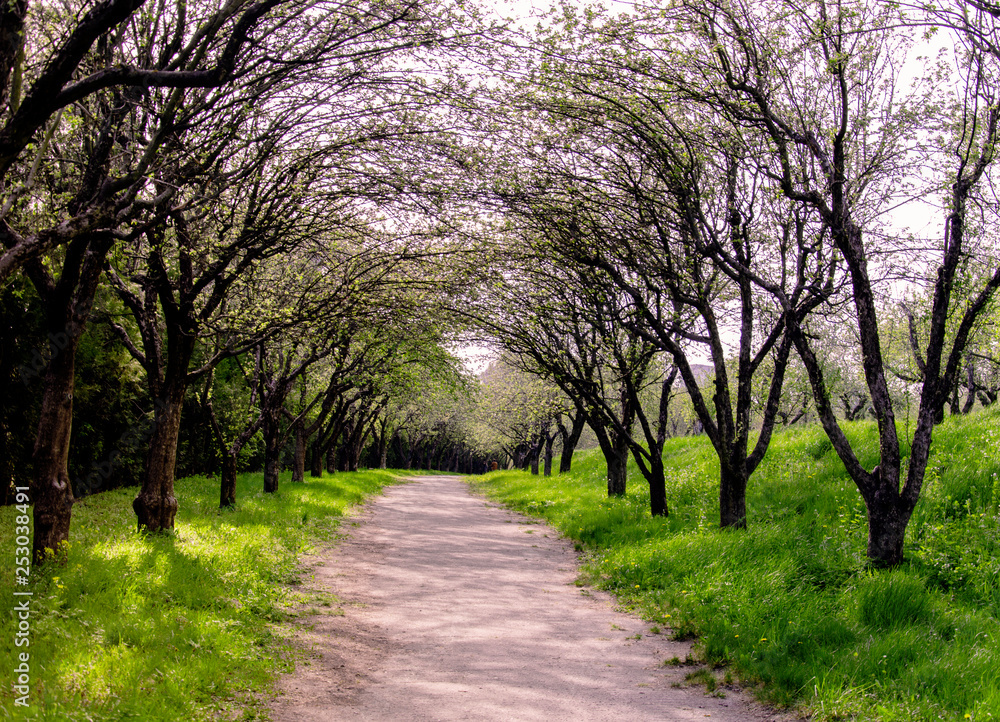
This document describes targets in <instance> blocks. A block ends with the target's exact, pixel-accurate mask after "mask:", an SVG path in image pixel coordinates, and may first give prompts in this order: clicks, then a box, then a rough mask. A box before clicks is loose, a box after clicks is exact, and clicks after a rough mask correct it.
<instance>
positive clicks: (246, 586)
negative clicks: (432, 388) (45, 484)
mask: <svg viewBox="0 0 1000 722" xmlns="http://www.w3.org/2000/svg"><path fill="white" fill-rule="evenodd" d="M261 478H262V477H261V475H260V474H248V475H244V476H242V477H241V478H240V479H239V485H238V488H237V499H238V500H239V505H238V509H237V510H236V511H235V512H233V511H220V510H219V509H218V508H217V507H218V494H219V492H218V482H217V481H216V480H213V479H206V478H201V477H195V478H190V479H183V480H180V481H178V482H177V488H176V493H177V496H178V498H179V500H180V511H179V513H178V515H177V525H176V534H175V535H174V536H151V537H147V538H141V537H139V536H138V535H137V534H136V533H135V531H134V528H135V516H134V515H133V513H132V509H131V502H132V497H134V496H135V490H134V489H122V490H118V491H111V492H107V493H104V494H99V495H96V496H93V497H89V498H87V499H85V500H83V501H81V502H79V503H78V504H77V505H76V506H75V507H74V511H73V527H72V534H71V539H72V543H71V545H70V548H69V551H68V559H67V562H66V564H65V565H64V566H59V565H45V567H44V568H35V569H33V570H32V580H31V581H32V586H31V587H29V588H30V589H31V590H33V591H34V593H35V597H34V603H33V607H32V620H31V624H32V628H31V635H32V636H31V646H30V653H31V666H32V671H31V675H32V690H31V700H32V702H33V705H32V707H30V708H29V709H28V710H24V709H23V708H15V707H14V704H13V702H14V700H13V698H14V695H13V693H12V690H11V686H10V683H9V680H10V678H11V676H12V675H11V670H12V668H13V666H14V665H13V664H11V665H10V667H8V669H7V670H6V671H5V672H4V684H3V687H2V688H0V719H7V718H13V719H45V720H117V719H125V718H134V719H142V720H144V721H148V722H153V721H155V720H165V721H166V720H170V721H171V722H173V721H174V720H199V719H216V718H219V717H221V718H225V719H231V718H234V717H239V716H240V715H243V718H245V719H253V718H256V716H257V715H258V713H259V712H260V711H261V709H262V705H261V702H260V701H259V700H258V699H257V698H256V697H255V695H256V694H257V693H260V692H261V691H266V690H267V689H269V688H270V686H271V684H272V682H273V681H274V679H275V677H276V675H277V674H278V673H279V672H282V671H286V670H288V669H290V666H291V657H290V655H289V648H288V646H287V645H286V644H284V641H283V639H282V638H281V636H280V629H279V628H278V627H276V626H275V625H274V624H273V622H277V621H280V620H282V619H285V618H286V615H287V613H288V610H289V606H290V605H291V604H293V603H294V602H295V601H296V597H297V596H299V595H297V594H296V593H295V592H294V591H292V590H291V589H290V588H289V586H288V585H289V584H295V583H296V579H297V567H298V557H299V554H300V552H302V551H303V550H305V549H307V548H308V547H309V546H310V545H311V544H312V543H314V542H316V541H318V540H322V539H329V538H330V537H331V536H332V535H333V533H334V531H335V530H336V528H337V525H338V521H339V517H341V516H342V515H343V514H344V512H345V511H346V510H347V508H348V507H349V506H351V505H353V504H356V503H358V502H360V501H362V500H363V499H364V498H365V497H366V496H368V495H370V494H373V493H378V492H379V491H380V490H381V488H382V487H383V486H384V485H386V484H388V483H392V477H391V476H390V474H389V473H387V472H378V471H373V472H359V473H353V474H337V475H335V476H332V477H327V478H324V479H321V480H316V479H309V480H308V481H307V483H305V484H291V483H289V479H288V478H287V476H283V478H282V485H281V487H280V489H279V491H278V493H277V494H273V495H266V494H264V493H263V492H262V491H261V487H262V485H263V484H262V481H261ZM14 515H15V510H14V509H13V508H12V507H7V508H3V509H0V548H2V549H4V550H8V552H9V553H10V552H13V548H14V540H13V532H14V526H15V524H14ZM11 557H12V554H11ZM12 567H13V558H11V559H9V560H8V562H7V563H5V564H4V565H2V577H0V598H2V599H6V600H10V599H13V598H14V597H13V596H12V591H13V575H12ZM19 589H23V587H19ZM10 606H13V605H12V604H11V605H10ZM13 639H14V619H13V617H12V615H10V614H9V613H8V614H4V615H2V618H0V658H3V659H14V653H15V652H20V651H23V648H18V649H15V648H14V646H13ZM248 705H249V707H248Z"/></svg>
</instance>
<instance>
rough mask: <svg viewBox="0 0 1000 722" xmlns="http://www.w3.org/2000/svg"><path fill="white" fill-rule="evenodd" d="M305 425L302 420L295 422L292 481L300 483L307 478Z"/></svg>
mask: <svg viewBox="0 0 1000 722" xmlns="http://www.w3.org/2000/svg"><path fill="white" fill-rule="evenodd" d="M303 427H304V424H303V423H302V422H301V421H299V422H297V423H296V424H295V433H294V438H295V455H294V456H293V458H292V481H293V482H300V483H301V482H304V481H305V480H306V435H305V429H304V428H303Z"/></svg>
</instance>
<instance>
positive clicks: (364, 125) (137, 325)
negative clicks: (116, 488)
mask: <svg viewBox="0 0 1000 722" xmlns="http://www.w3.org/2000/svg"><path fill="white" fill-rule="evenodd" d="M453 10H454V9H452V8H434V7H431V6H429V5H428V4H426V3H421V4H419V5H418V4H416V3H414V2H408V1H406V0H403V1H401V2H389V3H384V2H377V3H362V4H343V3H339V2H329V1H326V0H260V1H259V2H253V1H250V0H237V1H236V2H230V3H225V4H224V5H223V6H218V5H217V4H216V3H209V2H193V3H192V2H187V1H185V0H178V1H177V2H168V1H165V0H159V1H158V2H155V3H154V2H148V3H147V2H143V0H99V1H95V2H91V3H87V4H86V5H85V7H84V8H83V9H82V10H80V11H79V13H76V11H74V10H73V9H71V8H70V7H69V6H62V5H52V4H47V3H40V4H29V3H27V2H12V3H5V4H4V8H3V11H2V12H3V15H4V17H3V23H2V27H3V37H2V38H0V46H2V47H0V71H2V72H0V101H2V105H3V116H2V123H3V124H2V127H0V206H2V210H0V241H2V243H3V253H2V255H0V282H4V283H5V299H4V306H5V314H6V313H8V312H9V313H10V314H11V317H14V318H16V319H17V322H16V323H14V324H12V326H14V328H10V329H9V332H8V334H7V335H8V336H9V337H16V336H18V333H17V331H18V330H22V329H25V327H30V326H32V325H33V323H32V322H33V321H34V322H37V330H38V331H39V336H40V337H41V338H42V339H47V341H46V342H43V343H44V346H43V347H42V348H43V350H42V351H39V350H38V347H37V346H35V347H34V348H31V346H32V343H35V344H37V343H38V342H37V341H34V342H32V341H28V342H27V343H25V344H23V345H22V347H21V350H22V351H24V352H25V354H27V353H28V351H29V349H30V350H31V355H30V356H27V358H26V357H25V356H20V357H18V356H17V355H16V354H11V355H10V356H8V357H7V358H5V359H4V360H5V365H6V367H7V370H8V372H9V374H10V375H9V376H8V378H7V381H8V382H10V383H11V385H12V386H13V385H14V379H13V378H12V377H13V376H14V375H15V374H16V375H17V376H20V377H21V380H27V381H37V382H38V385H39V386H40V390H39V393H38V396H37V401H29V402H28V407H29V408H32V405H33V404H35V405H34V406H33V408H35V409H36V413H37V417H36V418H37V419H38V421H37V433H36V436H35V442H34V447H33V452H32V455H31V464H30V466H31V480H30V490H31V499H32V504H33V515H34V542H33V546H34V549H33V551H34V555H35V557H36V558H37V559H41V558H43V557H44V555H45V550H47V549H49V550H56V549H58V548H59V547H60V544H62V543H63V542H64V541H66V540H67V538H68V536H69V528H70V519H71V512H72V505H73V501H74V484H73V481H72V479H71V477H70V474H69V458H70V446H71V441H72V439H73V419H74V415H75V414H74V405H73V399H74V395H75V384H76V379H77V366H76V364H77V358H78V351H79V349H80V344H81V339H82V338H83V337H84V334H85V333H87V332H88V329H92V328H93V326H94V324H95V323H96V324H99V325H100V326H101V328H103V329H104V330H105V332H103V333H102V335H101V336H100V340H93V341H91V342H90V344H91V347H93V345H94V344H102V343H103V344H104V345H105V347H104V348H103V349H100V350H98V352H97V353H98V354H99V355H101V356H104V357H107V356H108V355H109V353H108V350H109V349H110V348H111V347H114V348H123V349H124V350H125V351H126V352H127V353H128V355H129V357H130V358H131V362H128V361H125V360H122V359H119V364H120V368H121V369H128V370H130V372H131V373H134V369H136V368H138V369H140V370H141V380H140V381H138V384H141V385H142V386H144V387H145V388H144V391H145V393H144V394H143V395H142V396H144V397H145V398H142V397H141V396H140V395H139V394H137V393H136V394H135V397H134V402H135V403H136V404H137V405H138V406H139V409H138V412H139V414H140V415H141V416H144V417H148V423H145V424H144V425H143V427H142V430H141V431H138V432H136V431H135V428H134V426H135V425H134V424H133V433H132V434H131V440H132V441H136V442H138V443H140V444H142V445H143V446H148V451H147V452H146V454H145V458H144V461H143V465H142V466H143V469H142V471H141V478H140V481H141V491H140V493H139V494H138V496H137V497H136V499H135V503H134V505H133V506H134V509H135V513H136V516H137V519H138V526H139V528H140V529H141V530H147V531H161V530H169V529H171V528H172V527H173V523H174V515H175V513H176V510H177V500H176V498H175V497H174V494H173V480H174V473H175V466H176V461H177V450H178V443H179V439H180V438H181V421H182V418H183V411H184V408H185V400H186V399H190V396H191V392H192V390H197V391H198V392H199V393H200V404H199V406H200V408H201V409H202V411H203V415H204V417H205V419H207V420H208V422H209V423H210V426H211V429H212V430H213V432H212V434H210V435H209V437H210V438H214V439H215V441H216V444H217V447H218V453H219V455H220V456H221V458H222V459H223V461H224V462H225V463H224V465H223V469H224V473H223V482H222V492H221V500H222V503H223V504H231V503H232V502H233V501H234V498H233V493H234V488H235V487H234V474H235V469H236V459H237V458H238V456H239V454H240V452H241V450H242V448H243V447H244V446H245V445H246V444H247V443H248V441H249V440H250V439H251V438H253V437H254V435H255V434H256V432H257V431H258V430H260V431H261V432H262V436H263V444H264V449H263V456H264V465H265V468H266V471H267V473H266V480H265V486H266V487H267V488H268V489H273V488H275V486H276V483H277V477H276V470H277V467H276V463H277V462H276V457H277V453H278V450H279V449H280V447H281V446H282V443H283V441H284V440H285V436H286V435H288V434H293V435H294V436H295V439H296V444H297V448H299V447H301V446H303V445H304V444H306V443H308V442H309V441H310V439H319V440H321V441H320V442H319V446H320V447H322V448H321V450H322V451H324V452H325V451H326V449H327V448H330V447H332V446H335V445H337V444H338V443H339V444H340V446H341V447H342V448H343V447H346V450H345V451H343V452H342V453H344V454H345V455H346V458H347V462H346V463H347V465H348V466H349V467H350V466H356V465H357V463H358V459H357V457H358V455H359V454H360V448H361V447H362V446H363V445H364V443H363V441H364V437H365V436H366V435H367V434H369V433H370V432H371V426H372V425H371V421H372V419H373V418H374V417H375V416H377V415H378V414H379V413H381V411H382V410H383V409H384V407H385V406H386V404H387V401H386V399H387V398H388V397H389V396H391V393H392V389H391V387H392V384H393V383H394V382H395V383H399V381H398V379H399V377H400V375H401V374H403V373H404V372H405V369H406V368H407V367H408V366H412V365H414V364H422V365H424V366H425V367H427V368H430V369H432V370H433V372H434V373H438V374H443V375H444V376H448V374H451V375H454V373H455V371H454V364H453V363H452V362H451V361H450V360H449V359H448V358H446V357H445V355H444V352H443V351H442V350H441V343H442V342H443V340H444V336H443V330H442V328H441V327H440V322H439V319H438V318H437V317H436V316H435V314H436V313H437V309H439V308H440V304H430V303H427V302H426V298H423V297H422V296H421V293H422V292H421V290H420V289H421V288H422V287H426V286H427V285H428V284H429V283H431V281H429V280H427V273H428V272H427V270H426V268H427V267H429V264H428V260H429V259H434V258H438V257H440V254H441V253H442V252H443V250H442V247H441V246H442V244H441V243H439V242H438V241H437V240H436V239H437V238H439V234H436V233H431V232H430V231H429V226H430V222H423V221H421V220H420V219H419V218H416V217H413V216H412V211H411V210H408V208H409V206H410V205H411V204H408V203H407V202H405V199H401V193H402V190H401V189H400V188H399V187H398V183H396V181H395V179H394V178H393V177H392V173H391V172H390V171H389V170H387V169H386V168H384V167H383V165H384V159H385V158H387V157H390V158H391V157H393V156H396V155H399V156H402V155H405V154H408V153H409V154H412V153H413V152H414V143H415V141H416V140H417V139H418V138H421V137H422V136H423V135H424V134H425V133H426V129H427V124H426V123H422V122H421V117H422V116H423V115H424V114H426V113H427V112H428V108H429V106H430V104H431V103H432V100H433V98H432V97H431V95H430V94H429V92H428V90H427V88H426V87H425V85H426V84H425V83H424V81H423V79H422V78H420V77H417V76H416V75H414V74H413V73H412V72H409V69H408V68H407V65H409V66H410V68H412V67H414V66H417V65H419V64H420V63H422V62H423V60H422V59H423V58H424V56H425V54H426V53H427V52H429V49H431V48H433V47H434V46H437V45H442V44H447V43H448V42H453V41H456V39H457V38H459V37H460V36H461V34H462V32H463V31H462V30H461V29H460V24H461V22H463V21H462V18H461V17H459V16H457V15H456V14H455V12H453ZM396 201H399V202H398V203H397V202H396ZM404 214H410V215H404ZM416 281H419V283H416ZM108 334H111V337H113V338H114V343H112V342H111V340H110V338H109V336H108ZM45 346H47V347H48V348H47V349H46V348H45ZM33 356H39V357H40V362H37V361H34V362H33V361H32V357H33ZM227 364H228V365H227ZM29 365H30V370H31V372H29V373H25V369H26V368H28V367H29ZM96 365H98V366H100V365H101V364H100V363H98V364H96ZM234 369H239V371H240V372H241V373H243V374H244V376H243V381H242V382H241V383H240V384H230V387H231V388H232V389H235V390H237V391H235V393H237V394H238V393H239V392H238V389H240V388H242V389H243V390H244V391H248V392H249V398H248V399H246V400H245V403H244V404H243V406H242V408H234V407H228V408H226V409H222V408H217V406H218V405H217V404H216V403H214V400H215V393H216V391H217V388H218V387H219V384H218V381H219V378H220V376H221V375H222V373H223V370H226V373H228V374H229V375H230V376H233V375H234V373H235V371H234ZM32 372H33V373H32ZM394 379H395V381H394ZM138 384H137V385H138ZM30 385H31V384H27V383H26V385H25V388H27V387H28V386H30ZM136 391H137V389H135V388H132V392H133V393H135V392H136ZM28 395H29V394H26V393H21V392H20V391H15V392H14V393H12V396H21V397H22V398H23V397H25V396H28ZM109 395H110V394H109ZM234 401H235V400H234ZM5 406H7V404H5ZM237 406H238V404H237ZM8 411H9V412H10V414H9V415H8V428H7V429H5V430H6V431H8V436H9V433H10V432H11V431H12V429H11V424H10V419H11V417H12V416H13V415H15V414H23V413H24V411H25V408H24V407H21V408H9V409H8ZM134 412H135V410H133V413H134ZM5 415H6V414H5ZM22 419H23V416H22ZM77 421H78V423H79V422H80V421H83V424H81V426H84V427H85V426H87V425H88V424H89V422H90V419H83V420H81V419H78V420H77ZM17 431H18V433H23V429H18V430H17ZM123 438H124V437H123ZM338 440H339V441H338ZM109 445H111V444H109ZM106 451H107V452H108V455H107V456H105V457H103V459H102V462H101V464H97V465H95V467H94V471H93V472H92V473H90V474H88V475H87V476H86V477H84V481H85V483H84V484H83V485H84V486H85V487H87V486H93V485H95V484H98V485H99V484H100V483H101V479H102V478H104V477H105V476H106V473H105V472H108V471H109V468H110V467H113V466H115V465H116V464H117V462H118V457H119V456H120V455H121V454H120V450H119V449H117V448H111V449H106ZM102 467H103V470H102ZM12 471H15V473H17V474H18V476H20V469H17V470H13V469H12ZM299 472H300V473H299V475H300V476H301V466H300V468H299ZM98 477H101V478H98ZM88 480H89V481H88ZM76 486H77V490H76V491H77V492H78V493H79V492H80V491H81V489H80V488H79V487H80V484H79V483H78V484H77V485H76ZM87 490H92V489H86V488H85V489H83V490H82V491H87Z"/></svg>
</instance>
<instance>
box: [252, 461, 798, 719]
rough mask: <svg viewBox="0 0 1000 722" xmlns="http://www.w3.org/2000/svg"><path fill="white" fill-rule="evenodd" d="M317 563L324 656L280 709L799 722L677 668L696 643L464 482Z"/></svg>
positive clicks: (308, 713)
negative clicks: (329, 602)
mask: <svg viewBox="0 0 1000 722" xmlns="http://www.w3.org/2000/svg"><path fill="white" fill-rule="evenodd" d="M344 529H345V530H346V531H347V536H346V538H345V539H343V540H341V541H340V542H338V543H337V544H336V545H334V546H333V547H331V548H330V549H327V550H325V551H324V552H322V553H321V554H319V555H317V556H315V557H313V558H312V559H311V562H312V564H313V567H314V568H313V570H312V572H313V574H314V576H310V575H307V577H308V579H307V584H306V588H307V590H308V589H310V588H311V589H312V590H314V591H316V592H318V593H329V592H333V593H334V594H335V595H336V597H337V598H338V600H339V601H338V602H337V603H335V604H334V605H333V606H331V607H322V606H321V607H317V608H315V609H314V610H313V612H316V613H311V614H306V615H305V616H303V617H302V618H301V624H299V625H297V626H296V635H297V637H298V639H299V641H301V643H302V644H303V645H304V646H305V647H306V648H307V649H309V650H310V652H309V657H308V659H307V660H305V662H304V663H300V664H299V666H298V669H297V670H296V672H295V673H294V674H289V675H286V676H285V677H284V678H283V680H282V682H281V685H280V694H279V696H278V697H277V699H276V700H275V701H274V703H273V705H272V714H273V716H274V719H275V720H277V721H278V722H311V721H312V720H323V721H328V720H373V721H374V720H387V721H388V720H392V721H393V722H409V721H411V720H412V721H417V720H497V721H500V720H503V721H504V722H507V721H511V720H572V721H574V722H577V721H581V722H582V721H586V720H593V721H595V722H596V721H598V720H615V721H617V720H630V721H637V720H678V721H681V720H684V721H686V720H702V721H703V720H706V719H712V720H716V721H723V722H728V721H733V722H735V721H737V720H740V721H752V722H758V721H763V720H779V719H781V720H784V719H791V717H790V716H788V715H782V714H778V713H775V712H772V711H769V710H767V709H765V708H764V707H762V706H761V705H759V704H756V703H753V702H752V701H749V700H748V698H747V696H746V695H744V694H743V693H741V692H739V691H738V690H732V689H722V690H721V691H722V693H723V694H724V695H725V696H724V697H722V696H709V695H707V694H706V693H705V688H704V687H703V686H702V687H698V686H691V685H689V684H687V683H684V681H683V680H684V675H685V674H686V673H689V672H690V671H692V669H693V667H685V666H681V667H670V666H664V665H663V662H664V661H665V660H668V659H671V658H673V657H678V658H679V659H684V658H685V657H686V656H687V653H688V651H689V647H688V645H687V644H685V643H680V642H673V641H671V640H670V639H669V638H667V637H666V636H665V635H663V634H652V633H651V632H650V631H649V626H650V625H649V624H647V623H644V622H643V621H642V620H640V619H638V618H636V617H633V616H630V615H627V614H622V613H620V612H617V611H615V610H614V605H613V603H612V600H611V599H610V597H608V596H607V595H605V594H603V593H600V592H597V591H595V590H592V589H588V588H585V587H584V588H581V587H578V586H576V584H575V581H576V578H577V559H576V555H575V553H574V551H573V548H572V545H571V544H569V543H568V542H567V541H566V540H564V539H562V538H560V537H559V536H558V534H557V533H556V532H555V531H553V530H552V529H550V528H549V527H547V526H545V525H543V524H539V523H538V522H537V521H535V520H531V519H527V518H525V517H522V516H520V515H517V514H514V513H511V512H509V511H507V510H505V509H503V508H502V507H499V506H498V505H496V504H493V503H492V502H488V501H486V500H484V499H482V498H479V497H477V496H475V495H473V494H471V493H470V492H469V489H468V487H467V485H466V484H465V483H463V482H462V481H461V480H460V479H459V478H457V477H448V476H428V477H419V478H416V479H413V480H412V481H410V482H409V483H406V484H401V485H399V486H393V487H390V488H388V489H387V490H386V493H385V495H384V496H382V497H378V498H376V499H375V500H374V501H373V502H371V503H370V504H368V505H367V506H366V507H365V508H364V510H363V511H362V512H361V513H360V514H359V515H358V516H357V517H354V518H353V519H352V521H350V522H345V526H344Z"/></svg>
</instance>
